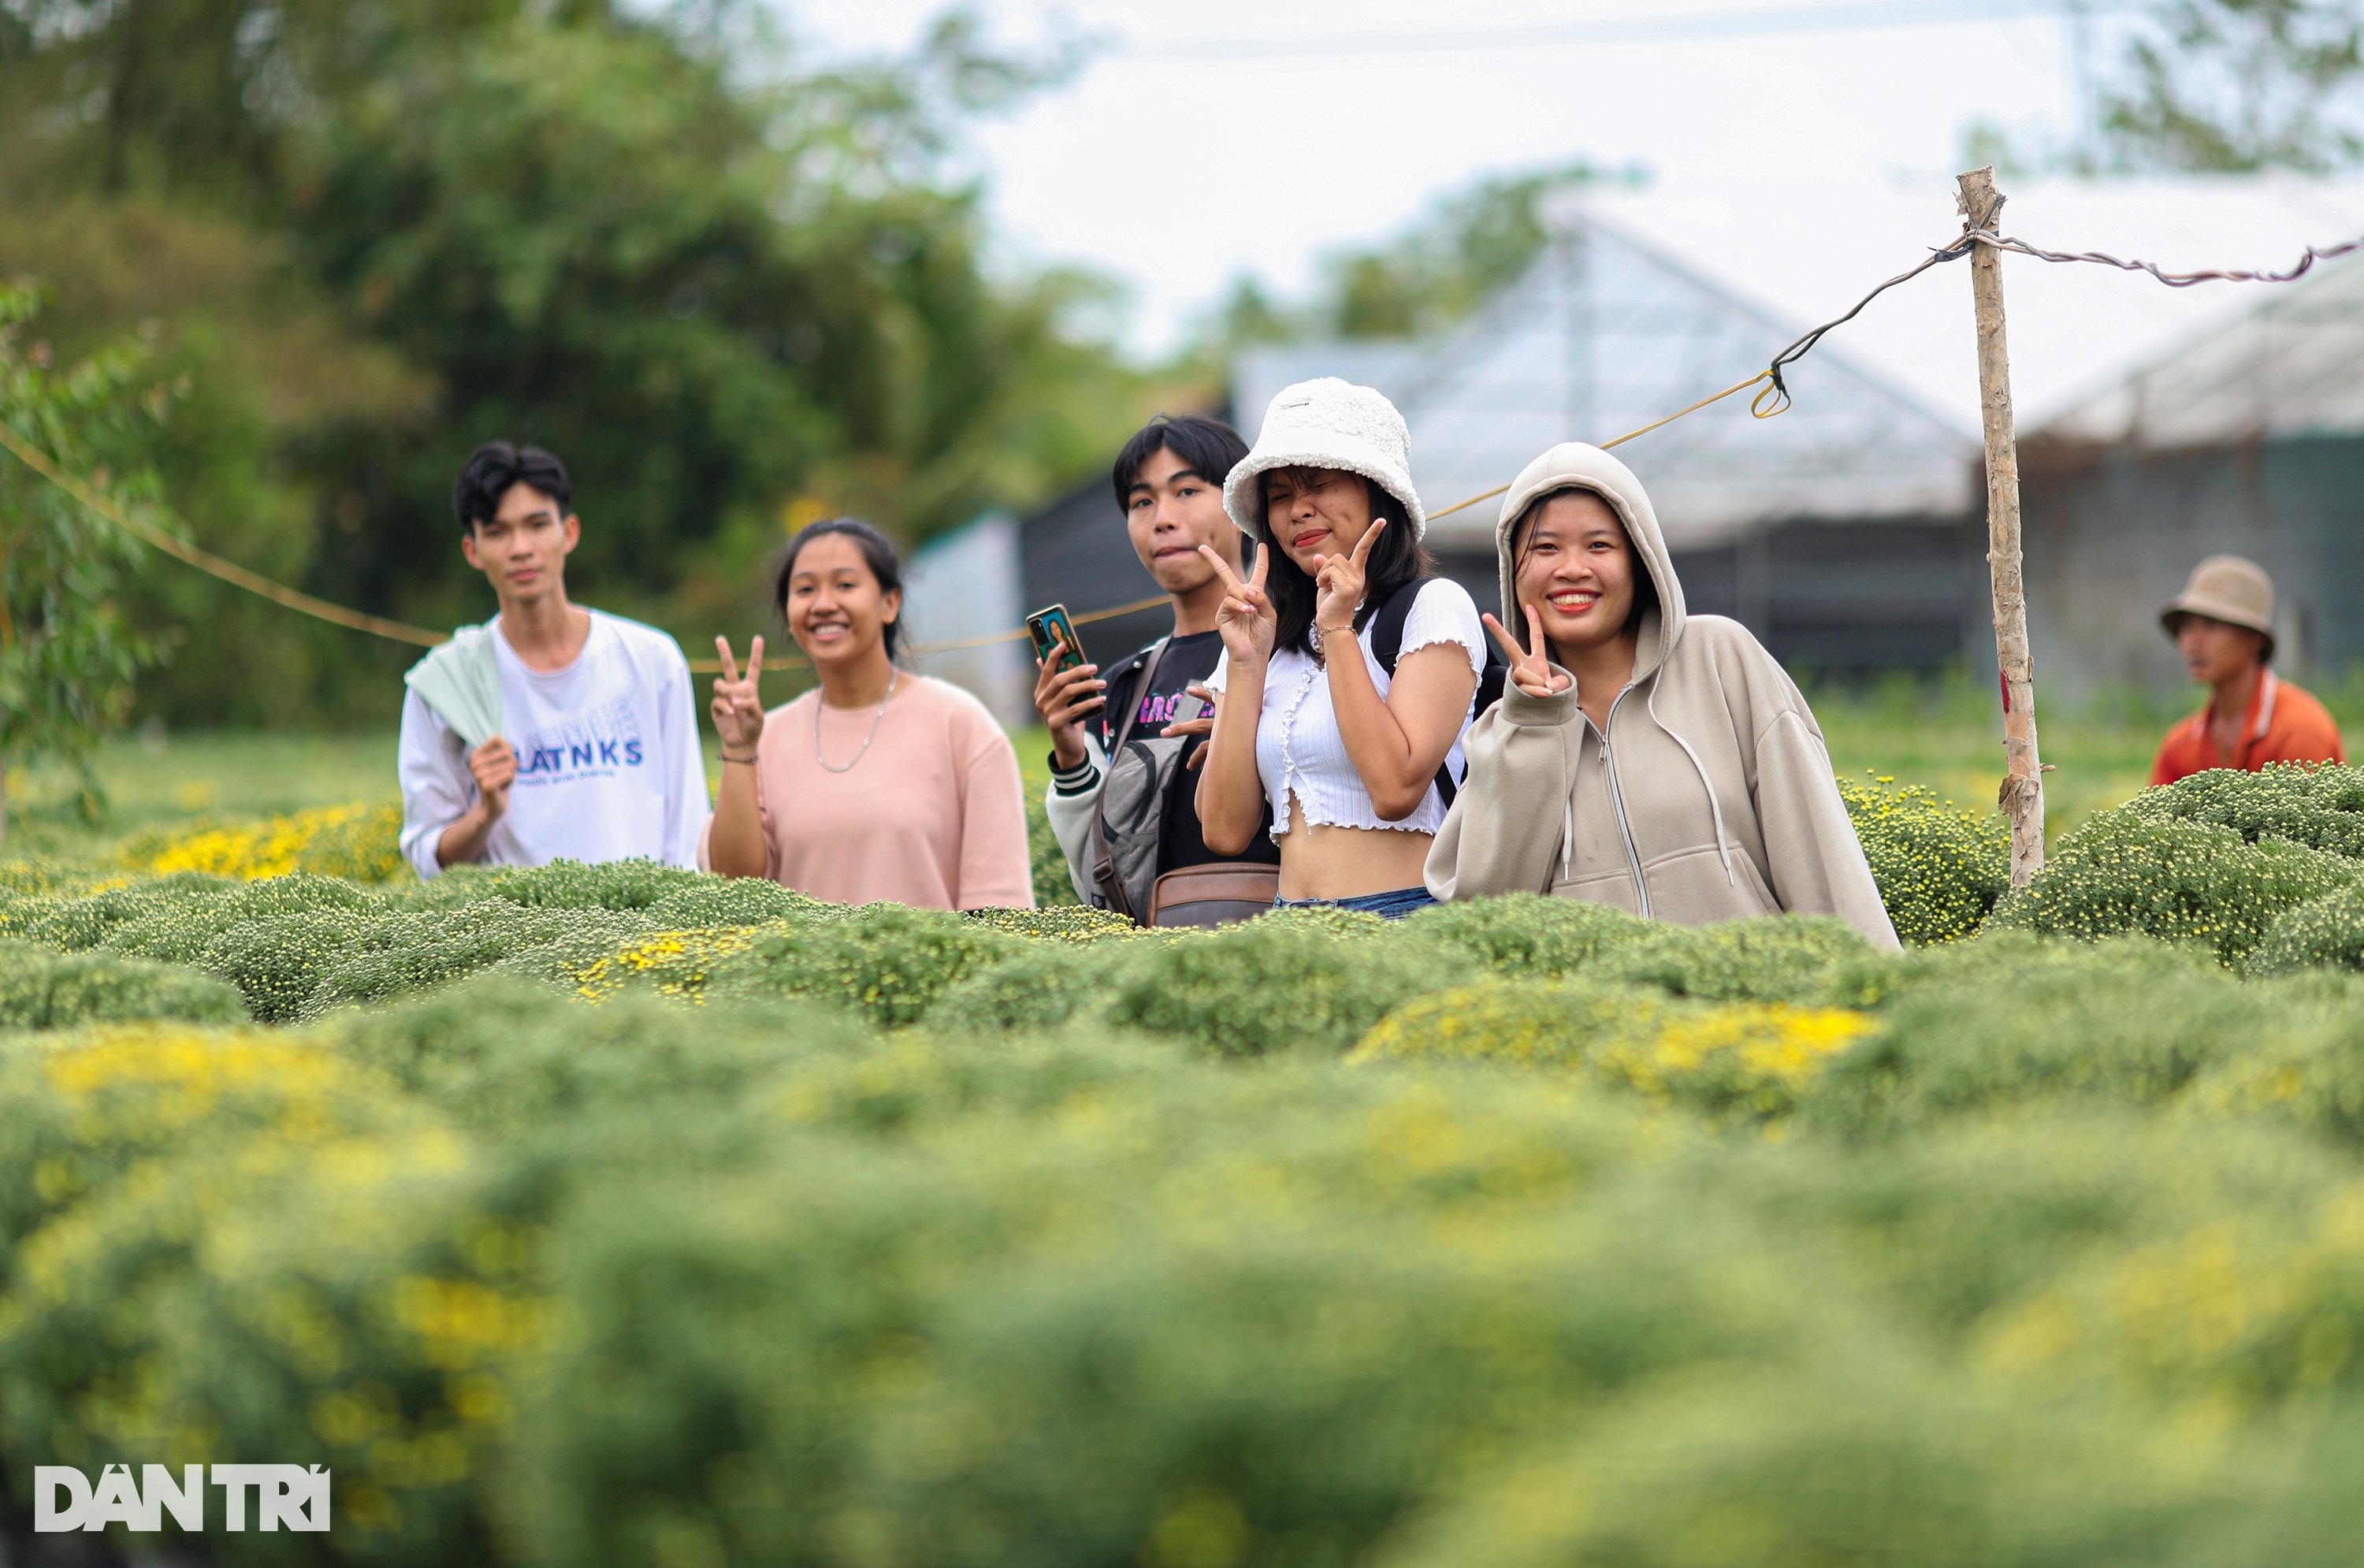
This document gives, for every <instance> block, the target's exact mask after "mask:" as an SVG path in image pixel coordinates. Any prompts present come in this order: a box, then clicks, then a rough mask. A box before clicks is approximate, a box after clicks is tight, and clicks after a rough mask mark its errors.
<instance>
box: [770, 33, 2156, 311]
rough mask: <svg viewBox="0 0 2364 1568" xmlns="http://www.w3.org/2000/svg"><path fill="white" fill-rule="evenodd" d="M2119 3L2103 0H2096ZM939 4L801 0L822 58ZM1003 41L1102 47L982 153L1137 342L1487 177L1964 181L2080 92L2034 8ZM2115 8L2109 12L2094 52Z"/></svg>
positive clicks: (1009, 229)
mask: <svg viewBox="0 0 2364 1568" xmlns="http://www.w3.org/2000/svg"><path fill="white" fill-rule="evenodd" d="M2095 3H2096V4H2098V5H2101V6H2102V8H2103V9H2104V11H2105V12H2106V11H2107V9H2108V6H2107V0H2095ZM940 9H942V4H941V0H802V3H801V4H797V5H796V6H794V7H793V9H792V10H791V12H790V15H791V16H792V17H793V18H794V25H795V27H796V28H797V32H798V33H799V35H800V36H801V37H802V38H803V39H805V40H806V41H807V42H808V44H810V45H812V46H815V47H817V48H819V49H820V50H823V51H825V52H829V53H837V52H841V51H842V52H851V53H867V52H875V51H881V50H901V49H904V48H908V47H909V45H910V43H911V42H912V41H913V40H914V39H916V38H917V37H918V36H919V35H920V31H921V29H922V28H924V26H925V24H926V22H927V20H928V19H929V18H930V17H931V16H933V15H934V14H935V13H936V12H937V11H938V10H940ZM977 9H978V11H979V13H980V15H982V16H983V17H985V18H986V19H987V23H988V28H989V31H990V32H991V34H992V35H993V36H994V37H995V38H997V39H1001V40H1004V41H1008V42H1012V43H1022V42H1026V41H1029V40H1040V39H1043V38H1044V37H1045V36H1048V35H1049V34H1050V33H1052V32H1053V31H1054V30H1055V29H1056V28H1059V27H1060V26H1061V25H1062V24H1061V21H1060V20H1059V19H1060V18H1062V17H1064V18H1065V27H1066V29H1067V30H1068V31H1069V32H1070V33H1076V32H1080V33H1082V34H1085V35H1088V36H1091V37H1094V38H1098V39H1101V40H1104V41H1103V46H1102V47H1101V48H1100V49H1099V50H1098V51H1097V52H1096V53H1095V55H1094V56H1093V59H1092V62H1091V63H1090V64H1088V65H1087V66H1086V67H1085V68H1084V69H1083V70H1082V71H1081V72H1080V73H1079V74H1078V75H1077V76H1076V78H1075V79H1074V80H1073V81H1072V82H1070V83H1067V84H1066V85H1065V86H1063V87H1060V88H1058V89H1055V90H1054V91H1051V92H1048V93H1046V94H1044V95H1042V96H1040V97H1038V98H1036V99H1035V100H1033V101H1031V103H1030V104H1028V105H1027V106H1025V107H1024V108H1022V109H1021V110H1020V111H1019V112H1018V113H1016V114H1015V115H1012V116H1009V117H1006V118H1003V119H999V120H997V121H994V122H991V123H989V124H988V125H987V127H986V128H985V131H984V134H983V137H982V139H981V142H980V145H979V146H978V148H977V149H976V158H977V159H978V160H979V161H980V164H981V171H982V172H983V173H984V175H985V176H986V178H987V183H988V187H989V189H990V192H991V210H992V214H993V220H994V226H995V231H996V234H997V236H998V239H999V241H1000V243H1001V245H1002V248H1003V257H1004V260H1005V261H1009V262H1012V263H1016V264H1041V263H1046V262H1077V263H1081V264H1083V265H1085V266H1087V267H1089V268H1091V269H1093V270H1095V271H1098V272H1103V273H1106V274H1108V275H1110V276H1111V277H1113V278H1115V279H1117V280H1118V281H1119V282H1121V284H1123V285H1124V287H1125V288H1126V290H1127V294H1128V305H1127V306H1126V308H1125V311H1124V314H1123V316H1122V317H1121V320H1120V329H1121V335H1122V339H1123V340H1124V342H1125V343H1126V344H1127V345H1128V347H1130V348H1131V349H1132V350H1134V351H1135V352H1136V353H1138V354H1141V355H1143V356H1147V355H1154V354H1155V353H1157V352H1159V351H1161V350H1164V349H1165V348H1167V347H1169V346H1170V345H1171V344H1172V343H1173V342H1174V341H1175V340H1176V338H1177V337H1178V336H1179V335H1180V334H1181V333H1182V332H1183V331H1184V330H1185V329H1187V328H1188V324H1189V322H1190V321H1191V319H1192V318H1193V317H1195V316H1197V315H1198V314H1199V313H1201V312H1203V311H1205V310H1206V309H1207V308H1208V307H1209V306H1210V304H1211V303H1212V302H1213V301H1215V300H1216V299H1217V298H1218V297H1219V296H1220V295H1221V294H1222V293H1223V292H1224V290H1225V289H1226V287H1227V285H1228V284H1229V282H1230V280H1231V279H1232V278H1233V277H1235V276H1238V275H1240V274H1242V273H1253V274H1256V275H1258V276H1261V277H1262V278H1264V279H1266V281H1268V282H1269V283H1271V284H1276V285H1277V286H1278V287H1279V288H1280V289H1281V290H1282V291H1284V292H1293V291H1295V290H1297V289H1299V288H1301V287H1302V286H1303V285H1304V284H1305V283H1306V280H1307V279H1308V278H1309V277H1310V275H1311V272H1312V270H1313V265H1314V262H1315V261H1316V259H1317V258H1318V257H1319V256H1320V255H1321V252H1323V251H1324V250H1330V249H1333V248H1335V247H1338V246H1341V245H1344V244H1351V243H1354V242H1356V241H1362V240H1367V239H1376V238H1378V237H1382V236H1385V235H1388V234H1389V233H1392V232H1393V231H1395V230H1396V229H1398V228H1400V227H1401V226H1402V225H1403V224H1404V223H1405V222H1406V221H1408V220H1409V219H1411V218H1412V217H1415V216H1416V215H1417V214H1418V213H1419V212H1420V210H1421V209H1422V207H1423V206H1425V205H1426V204H1427V203H1428V202H1429V201H1430V200H1432V199H1433V198H1434V197H1435V196H1437V195H1442V194H1444V193H1446V192H1449V191H1451V190H1454V189H1455V188H1456V187H1459V186H1461V185H1463V184H1465V183H1467V182H1469V181H1470V180H1472V179H1474V178H1476V177H1478V176H1479V175H1481V174H1486V173H1493V172H1516V171H1521V170H1526V169H1533V168H1541V167H1548V166H1552V165H1556V164H1560V163H1565V162H1567V161H1573V160H1575V159H1578V158H1589V159H1591V160H1593V161H1596V162H1600V163H1604V164H1608V165H1612V166H1624V165H1627V164H1635V163H1638V164H1641V165H1643V166H1645V167H1647V168H1649V169H1652V170H1655V171H1656V172H1659V173H1661V174H1662V175H1666V176H1669V177H1674V178H1682V177H1685V176H1690V175H1697V174H1721V175H1727V176H1729V175H1743V176H1749V177H1759V178H1762V179H1763V181H1764V182H1765V195H1766V199H1767V201H1778V200H1779V193H1780V184H1781V181H1782V179H1783V177H1784V176H1785V175H1788V174H1790V173H1793V172H1802V173H1811V174H1816V175H1821V176H1825V177H1827V176H1831V175H1873V176H1878V177H1880V178H1884V179H1890V180H1894V181H1898V182H1911V183H1926V184H1928V185H1929V186H1930V187H1931V188H1932V190H1933V191H1934V192H1935V193H1936V194H1937V195H1939V196H1940V198H1941V199H1942V198H1944V197H1946V196H1949V195H1950V192H1951V188H1952V175H1953V174H1954V172H1956V170H1957V162H1958V158H1957V155H1958V150H1959V148H1960V145H1961V139H1962V133H1963V130H1964V128H1965V127H1967V126H1968V124H1969V123H1970V122H1971V121H1973V120H1974V119H1976V118H1978V117H1987V118H1990V119H1993V120H1997V121H2000V122H2002V124H2004V125H2006V126H2008V127H2011V128H2013V129H2015V130H2021V131H2034V132H2035V133H2037V134H2038V135H2047V136H2051V137H2056V138H2057V137H2060V136H2064V135H2066V134H2067V133H2068V132H2069V128H2070V127H2071V126H2072V124H2073V122H2074V119H2075V115H2076V110H2075V107H2074V105H2075V90H2074V83H2073V76H2074V72H2073V71H2072V68H2071V63H2070V62H2071V59H2072V43H2071V35H2070V29H2069V25H2068V23H2067V21H2066V20H2065V16H2064V8H2063V6H2062V5H2060V4H2057V3H2055V4H2047V3H2046V0H1944V3H1942V4H1929V3H1925V0H1879V3H1878V4H1863V3H1859V0H1657V3H1656V4H1653V3H1651V0H1562V3H1561V4H1559V5H1558V6H1544V5H1541V4H1539V3H1538V0H1454V3H1452V4H1449V5H1447V4H1437V3H1433V0H1430V3H1420V0H1365V3H1362V4H1355V3H1350V0H1288V3H1276V0H1190V3H1188V4H1174V3H1168V4H1163V5H1152V4H1148V3H1146V0H1085V3H1080V4H1076V5H1073V6H1062V7H1054V6H1042V5H1038V4H1025V3H1020V0H980V4H979V5H978V6H977ZM2110 28H2111V23H2110V22H2109V20H2108V19H2107V17H2106V15H2105V17H2104V20H2103V21H2102V23H2101V24H2099V30H2100V32H2101V35H2102V47H2101V50H2100V52H2102V53H2103V54H2106V52H2107V43H2108V39H2109V36H2110Z"/></svg>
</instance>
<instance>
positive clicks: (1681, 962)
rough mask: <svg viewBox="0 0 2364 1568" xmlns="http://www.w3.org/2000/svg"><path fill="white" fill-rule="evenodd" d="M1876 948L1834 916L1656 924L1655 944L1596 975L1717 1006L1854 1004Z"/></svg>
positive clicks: (1620, 957)
mask: <svg viewBox="0 0 2364 1568" xmlns="http://www.w3.org/2000/svg"><path fill="white" fill-rule="evenodd" d="M1874 956H1875V950H1874V949H1873V947H1872V946H1871V944H1870V943H1869V942H1868V941H1866V940H1864V938H1863V936H1862V934H1861V933H1860V932H1858V931H1857V929H1855V928H1854V927H1852V926H1850V925H1848V924H1847V923H1846V922H1845V921H1844V920H1841V919H1839V918H1837V917H1834V916H1830V915H1770V916H1762V917H1757V918H1756V919H1749V920H1726V921H1723V922H1722V923H1720V924H1717V925H1713V926H1668V925H1663V924H1658V925H1654V926H1653V927H1652V929H1651V936H1650V940H1648V941H1646V942H1637V943H1635V944H1634V945H1633V946H1632V947H1630V948H1627V949H1625V950H1624V951H1621V952H1617V953H1614V954H1611V956H1610V957H1609V958H1608V960H1607V962H1604V963H1602V964H1601V965H1600V966H1598V967H1597V968H1596V969H1595V970H1594V971H1593V973H1598V974H1600V975H1602V976H1604V977H1611V978H1616V979H1621V980H1627V981H1632V982H1634V983H1635V984H1645V985H1655V986H1656V987H1658V988H1659V989H1660V990H1663V991H1666V992H1667V993H1668V994H1670V995H1677V996H1696V997H1699V998H1701V999H1702V1000H1706V1001H1717V1002H1801V1003H1802V1002H1851V1001H1853V1000H1855V999H1856V993H1857V988H1858V986H1859V984H1860V981H1859V980H1858V978H1857V976H1858V973H1859V972H1860V971H1861V970H1862V968H1863V967H1864V965H1865V962H1866V961H1868V960H1872V959H1873V958H1874Z"/></svg>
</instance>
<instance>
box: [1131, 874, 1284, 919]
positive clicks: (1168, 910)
mask: <svg viewBox="0 0 2364 1568" xmlns="http://www.w3.org/2000/svg"><path fill="white" fill-rule="evenodd" d="M1279 895H1280V868H1279V867H1278V866H1272V865H1259V864H1257V863H1256V862H1254V861H1211V862H1208V863H1207V864H1205V865H1195V866H1184V867H1182V868H1181V869H1180V870H1178V871H1169V872H1167V873H1165V875H1164V876H1161V877H1159V878H1158V879H1157V884H1156V885H1155V886H1154V887H1153V888H1152V889H1151V890H1150V894H1149V918H1148V920H1147V921H1146V922H1145V924H1148V925H1152V926H1227V925H1230V924H1231V923H1232V921H1234V920H1253V919H1254V918H1255V917H1257V916H1258V915H1269V914H1271V913H1272V901H1273V900H1274V899H1275V898H1277V897H1278V896H1279Z"/></svg>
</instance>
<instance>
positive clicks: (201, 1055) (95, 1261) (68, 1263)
mask: <svg viewBox="0 0 2364 1568" xmlns="http://www.w3.org/2000/svg"><path fill="white" fill-rule="evenodd" d="M0 1122H5V1124H6V1131H5V1133H0V1159H5V1160H6V1162H8V1168H9V1169H11V1170H12V1171H17V1172H22V1173H28V1176H27V1177H26V1179H20V1180H17V1181H15V1182H12V1183H10V1184H8V1185H9V1187H10V1192H9V1195H8V1196H7V1198H6V1201H5V1203H0V1223H4V1224H5V1229H6V1234H7V1239H8V1240H9V1242H10V1246H9V1255H10V1261H11V1267H10V1271H9V1274H8V1277H7V1282H6V1293H5V1299H6V1311H5V1312H0V1394H4V1395H5V1396H0V1407H5V1408H4V1409H0V1447H5V1448H6V1451H9V1452H10V1453H12V1454H14V1453H32V1452H39V1453H45V1454H50V1455H54V1456H59V1457H61V1458H66V1459H68V1460H69V1462H84V1463H87V1464H89V1465H90V1466H91V1467H92V1469H93V1470H94V1472H95V1470H96V1468H97V1466H98V1465H99V1464H100V1463H101V1462H103V1461H106V1460H128V1461H129V1462H134V1463H137V1462H139V1455H140V1454H143V1453H168V1454H177V1453H179V1452H181V1451H184V1450H186V1449H189V1448H191V1447H192V1446H193V1445H194V1446H204V1445H207V1444H218V1445H220V1446H221V1447H222V1448H223V1449H224V1450H226V1451H231V1452H238V1453H254V1452H273V1451H293V1452H301V1453H304V1454H307V1455H311V1456H317V1457H315V1458H314V1459H313V1461H312V1462H322V1463H327V1464H329V1465H330V1466H331V1467H332V1468H333V1469H334V1470H335V1472H336V1476H337V1497H336V1520H337V1528H338V1529H340V1530H346V1531H349V1532H352V1531H356V1530H357V1531H358V1532H359V1533H360V1534H361V1535H362V1537H363V1538H365V1539H366V1540H368V1541H369V1545H368V1547H366V1548H364V1549H363V1550H364V1551H366V1553H367V1554H368V1555H370V1556H372V1557H374V1558H375V1559H377V1560H379V1561H393V1562H418V1563H426V1562H438V1561H452V1560H453V1559H454V1558H455V1557H456V1558H462V1559H467V1560H474V1561H484V1560H485V1559H486V1558H487V1557H488V1556H489V1555H490V1553H491V1550H492V1547H491V1543H490V1541H489V1540H486V1539H485V1532H484V1529H483V1521H482V1515H481V1513H480V1512H479V1511H478V1510H479V1507H480V1503H481V1498H480V1497H479V1496H478V1495H477V1494H476V1493H475V1491H474V1488H473V1487H472V1486H471V1485H470V1484H469V1482H470V1477H471V1476H472V1475H473V1474H474V1473H476V1472H477V1471H478V1469H479V1467H480V1466H482V1465H483V1464H484V1463H485V1462H486V1457H485V1456H486V1455H487V1453H488V1451H489V1450H490V1448H491V1445H492V1442H493V1440H494V1439H495V1437H496V1432H497V1430H498V1426H499V1416H500V1407H499V1406H498V1404H497V1400H498V1398H499V1397H500V1396H499V1394H498V1389H497V1385H496V1383H495V1382H494V1380H493V1376H492V1375H491V1374H492V1373H495V1372H496V1371H498V1370H499V1369H500V1368H501V1366H502V1365H503V1364H504V1363H505V1362H507V1361H508V1360H510V1359H513V1358H514V1357H515V1356H516V1355H517V1354H518V1353H519V1352H521V1351H525V1350H527V1349H529V1348H530V1347H531V1346H532V1345H533V1344H534V1343H535V1342H537V1341H538V1340H539V1339H540V1337H541V1335H542V1334H543V1332H544V1331H545V1329H544V1323H545V1314H544V1313H543V1311H542V1310H541V1306H540V1304H539V1302H538V1301H537V1300H536V1298H535V1297H534V1296H533V1294H532V1292H531V1288H530V1282H529V1281H527V1280H525V1279H524V1278H522V1277H521V1276H520V1273H519V1264H520V1263H522V1262H524V1259H525V1254H524V1252H523V1251H522V1250H521V1248H520V1246H519V1238H518V1234H517V1232H516V1230H515V1229H514V1228H513V1227H511V1226H509V1225H507V1223H505V1219H506V1217H505V1216H504V1215H503V1214H502V1212H501V1210H500V1208H499V1207H497V1205H496V1203H494V1202H491V1201H488V1200H487V1197H486V1195H485V1193H484V1191H483V1188H482V1187H481V1185H480V1183H479V1179H478V1178H479V1168H478V1166H477V1163H476V1160H475V1157H474V1153H473V1151H470V1150H469V1149H468V1148H467V1147H466V1146H465V1145H464V1144H463V1143H462V1142H461V1141H460V1140H457V1139H456V1138H454V1137H453V1136H452V1134H451V1133H450V1131H449V1130H448V1129H446V1128H445V1127H444V1126H443V1125H442V1124H441V1123H440V1119H439V1118H436V1117H435V1116H433V1115H432V1113H431V1112H429V1111H428V1110H427V1109H426V1108H425V1107H424V1106H421V1105H419V1104H418V1102H416V1101H415V1100H412V1099H410V1098H408V1097H407V1096H405V1095H401V1094H400V1093H399V1092H398V1091H396V1089H395V1087H394V1085H393V1084H390V1083H389V1082H387V1081H385V1079H383V1078H381V1077H379V1076H377V1075H376V1074H374V1073H369V1072H367V1071H366V1070H365V1069H362V1068H360V1067H358V1066H356V1065H354V1064H352V1063H351V1062H346V1061H344V1060H343V1059H341V1058H340V1057H339V1056H338V1055H337V1054H336V1053H335V1052H334V1051H331V1050H329V1049H328V1048H326V1047H325V1046H324V1045H323V1044H321V1043H319V1042H306V1041H299V1040H289V1039H285V1038H271V1037H264V1036H255V1035H241V1034H237V1033H215V1034H208V1033H204V1032H199V1031H194V1030H188V1029H181V1030H157V1029H146V1030H140V1029H116V1030H112V1031H98V1032H95V1033H92V1034H89V1035H86V1036H82V1037H72V1036H68V1037H63V1038H62V1039H61V1040H59V1041H58V1042H57V1043H56V1045H55V1047H54V1048H53V1049H50V1050H46V1051H38V1050H37V1051H15V1052H12V1053H11V1054H9V1055H8V1056H7V1057H6V1060H5V1062H0ZM33 1172H39V1173H40V1174H39V1180H38V1181H35V1180H32V1179H30V1177H29V1173H33ZM214 1512H215V1510H212V1509H208V1513H209V1514H211V1513H214ZM217 1528H218V1527H217ZM231 1539H233V1540H234V1539H235V1538H231ZM226 1555H235V1551H234V1549H233V1550H232V1551H231V1552H229V1553H226ZM247 1560H254V1559H247Z"/></svg>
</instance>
